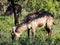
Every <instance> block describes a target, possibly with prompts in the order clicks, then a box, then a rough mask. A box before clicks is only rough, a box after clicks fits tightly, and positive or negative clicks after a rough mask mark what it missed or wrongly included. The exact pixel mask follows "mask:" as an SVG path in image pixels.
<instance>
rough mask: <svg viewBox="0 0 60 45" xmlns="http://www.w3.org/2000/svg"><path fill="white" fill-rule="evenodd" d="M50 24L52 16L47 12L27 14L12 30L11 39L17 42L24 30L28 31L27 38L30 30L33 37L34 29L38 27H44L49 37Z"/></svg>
mask: <svg viewBox="0 0 60 45" xmlns="http://www.w3.org/2000/svg"><path fill="white" fill-rule="evenodd" d="M52 24H53V15H52V14H51V13H49V12H46V11H44V12H35V13H31V14H28V15H27V16H26V17H25V18H24V19H23V20H22V22H21V23H20V24H19V25H18V26H17V27H14V28H13V30H12V39H16V40H17V39H18V38H19V37H20V35H21V34H22V33H23V32H24V31H25V30H26V29H28V36H29V35H30V34H29V31H30V30H31V32H32V36H33V37H35V29H36V28H38V27H44V28H45V29H46V31H47V32H48V36H51V33H52Z"/></svg>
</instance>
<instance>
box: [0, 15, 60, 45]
mask: <svg viewBox="0 0 60 45" xmlns="http://www.w3.org/2000/svg"><path fill="white" fill-rule="evenodd" d="M23 15H24V14H23ZM23 17H24V16H23ZM22 19H23V18H22ZM58 22H59V21H58ZM13 26H14V19H13V16H5V17H4V16H0V45H60V22H59V23H58V24H57V25H53V33H52V36H51V37H48V36H47V32H46V30H45V29H37V30H36V37H35V38H34V39H32V36H31V35H30V38H28V36H27V31H25V32H24V33H23V34H22V35H21V37H20V38H19V40H18V41H12V39H11V31H12V27H13Z"/></svg>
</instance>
